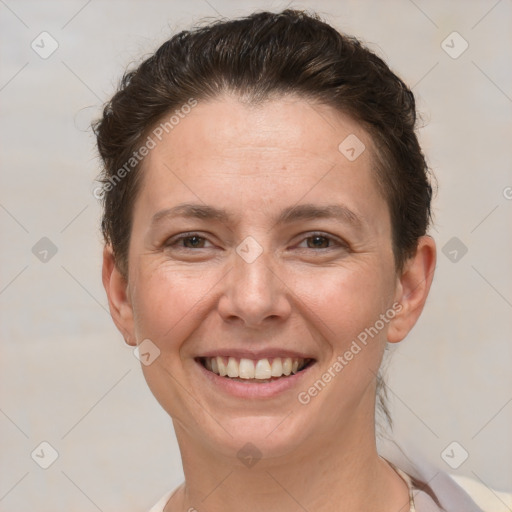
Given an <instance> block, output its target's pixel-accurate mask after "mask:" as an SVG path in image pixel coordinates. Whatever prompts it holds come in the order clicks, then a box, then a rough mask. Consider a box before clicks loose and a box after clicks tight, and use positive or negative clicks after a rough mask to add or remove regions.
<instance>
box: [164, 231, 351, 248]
mask: <svg viewBox="0 0 512 512" xmlns="http://www.w3.org/2000/svg"><path fill="white" fill-rule="evenodd" d="M315 237H318V238H325V239H326V240H329V241H330V242H334V243H335V244H336V245H337V246H338V247H340V248H345V249H348V248H349V246H348V244H347V243H346V242H343V241H341V240H338V239H337V238H334V237H332V236H330V235H326V234H325V233H321V232H318V233H311V234H310V235H309V236H307V237H305V238H303V239H302V240H301V242H302V241H304V240H308V239H310V238H315ZM189 238H200V239H202V240H207V239H206V238H205V237H203V236H201V235H200V234H199V233H184V234H182V235H179V236H177V237H174V238H171V239H169V240H168V241H167V242H166V243H165V247H172V248H174V247H176V246H177V245H178V243H179V242H181V241H182V240H187V239H189ZM178 249H189V250H194V248H190V247H178ZM196 249H198V250H199V249H207V248H206V247H198V248H196ZM303 249H304V248H303ZM305 249H311V248H309V247H306V248H305ZM332 249H334V247H321V248H320V249H316V252H317V251H318V250H321V251H322V250H323V251H328V250H332ZM313 250H315V249H314V248H313Z"/></svg>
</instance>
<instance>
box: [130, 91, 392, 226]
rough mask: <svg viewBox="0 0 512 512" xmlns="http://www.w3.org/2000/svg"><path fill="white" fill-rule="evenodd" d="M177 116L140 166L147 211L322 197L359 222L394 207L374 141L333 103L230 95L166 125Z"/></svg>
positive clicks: (239, 207) (241, 209)
mask: <svg viewBox="0 0 512 512" xmlns="http://www.w3.org/2000/svg"><path fill="white" fill-rule="evenodd" d="M187 110H188V109H187ZM171 115H172V113H171V114H170V115H169V116H167V117H164V118H163V122H162V124H157V125H156V126H155V129H153V131H152V132H151V135H150V136H151V137H152V138H153V139H154V141H155V147H154V148H153V149H152V150H151V151H150V152H149V154H148V155H147V156H146V158H145V159H144V161H143V165H142V169H141V171H142V173H143V177H142V184H141V185H142V186H141V189H140V190H139V195H138V199H137V201H138V203H140V206H141V207H142V208H143V209H144V211H145V212H146V213H147V214H148V215H149V213H150V211H151V212H152V213H153V214H154V213H155V212H157V211H158V210H160V209H165V208H169V207H172V206H175V205H176V204H179V203H182V202H184V201H193V202H194V203H198V202H203V203H205V204H210V205H213V206H217V207H219V206H220V207H223V208H226V205H227V206H231V207H232V208H231V209H232V210H233V212H235V213H237V214H238V213H245V212H248V211H250V209H251V208H253V209H256V212H252V214H253V215H254V214H255V213H259V212H260V211H261V210H262V209H261V206H262V205H263V204H264V205H265V206H268V207H271V208H274V207H275V208H279V209H281V207H283V206H290V205H291V204H297V203H298V202H307V203H314V202H316V203H318V202H319V201H320V202H324V203H333V202H339V201H341V202H343V203H344V204H348V205H350V206H351V209H352V210H353V211H355V212H356V213H359V214H360V216H361V217H365V216H368V215H371V214H372V212H371V211H369V210H371V209H372V208H377V209H379V208H380V209H381V210H382V208H384V209H387V208H386V204H385V201H384V199H383V197H382V196H381V194H380V192H379V190H378V187H377V184H376V179H375V175H374V171H373V169H372V165H373V158H372V156H371V153H372V149H371V148H372V143H371V139H370V137H369V136H368V134H367V133H366V132H365V131H364V130H363V129H362V127H361V126H360V125H358V123H356V122H355V121H353V120H352V119H351V118H350V117H348V116H345V115H342V114H340V113H338V112H336V111H335V110H334V109H332V108H331V107H327V106H325V105H318V104H314V103H311V102H308V101H306V100H304V99H302V98H298V97H293V96H288V97H282V98H279V99H275V100H272V101H267V102H264V103H261V104H258V105H253V104H246V103H242V102H241V101H239V100H238V99H237V98H236V97H232V96H224V97H221V98H218V99H216V100H210V101H199V102H198V103H197V106H195V107H194V108H193V109H190V112H189V113H188V114H186V115H184V114H182V116H181V117H179V121H178V122H176V120H178V117H177V116H176V117H175V119H174V123H175V124H172V125H171V124H170V123H168V124H167V125H165V124H164V123H165V121H166V120H168V119H169V118H170V116H171ZM159 127H160V129H158V128H159ZM155 130H156V131H155ZM155 133H156V134H157V135H158V137H157V136H156V135H155ZM159 139H160V140H159ZM354 156H355V157H356V158H354ZM302 199H303V201H302ZM380 213H381V214H382V211H381V212H380Z"/></svg>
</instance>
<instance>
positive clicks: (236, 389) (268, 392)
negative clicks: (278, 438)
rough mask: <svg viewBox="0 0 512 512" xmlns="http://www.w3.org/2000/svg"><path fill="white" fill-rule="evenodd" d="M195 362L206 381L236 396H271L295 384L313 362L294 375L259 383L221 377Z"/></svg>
mask: <svg viewBox="0 0 512 512" xmlns="http://www.w3.org/2000/svg"><path fill="white" fill-rule="evenodd" d="M196 364H197V366H199V369H200V370H201V372H202V373H203V375H204V376H205V377H206V378H207V379H208V381H209V382H211V383H212V384H213V385H214V386H215V387H216V388H218V389H220V390H221V391H223V392H224V393H227V394H229V395H231V396H235V397H238V398H272V397H274V396H277V395H279V394H281V393H284V392H285V391H288V390H289V389H291V388H293V387H294V386H297V385H298V384H299V383H300V382H301V381H302V379H303V378H304V375H305V374H307V373H309V370H310V369H311V368H312V367H313V366H314V364H315V363H313V364H310V365H309V366H308V367H307V368H305V369H304V370H301V371H300V372H297V373H296V374H295V375H293V374H292V375H290V376H288V377H281V378H279V379H276V380H273V381H271V382H260V383H258V382H254V381H252V380H251V381H249V379H248V382H240V381H237V380H233V379H230V378H229V377H221V376H220V375H217V374H216V373H213V372H211V371H210V370H207V369H206V368H205V367H204V366H203V365H202V364H201V363H200V362H199V361H196Z"/></svg>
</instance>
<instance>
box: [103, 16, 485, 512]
mask: <svg viewBox="0 0 512 512" xmlns="http://www.w3.org/2000/svg"><path fill="white" fill-rule="evenodd" d="M189 105H193V108H191V107H189ZM185 107H187V108H185ZM175 112H178V113H177V114H174V113H175ZM179 113H181V114H180V115H179ZM174 118H175V119H174ZM415 121H416V112H415V103H414V97H413V94H412V93H411V91H410V90H409V89H408V88H407V86H406V85H405V84H404V83H403V82H402V81H401V80H400V79H399V78H398V77H397V76H396V75H395V74H394V73H393V72H392V71H391V70H390V69H389V68H388V66H387V65H386V64H385V63H384V62H383V61H382V60H381V59H380V58H378V57H377V56H376V55H374V54H373V53H371V52H370V51H369V50H368V49H366V48H365V47H363V46H362V45H361V44H360V43H359V42H358V41H357V40H356V39H354V38H351V37H348V36H345V35H342V34H340V33H338V32H337V31H336V30H335V29H334V28H332V27H331V26H329V25H328V24H326V23H324V22H322V21H321V20H320V19H319V17H318V16H316V15H314V14H312V15H308V14H306V13H304V12H299V11H292V10H286V11H284V12H282V13H278V14H274V13H269V12H262V13H256V14H253V15H251V16H249V17H247V18H243V19H237V20H232V21H219V22H216V23H213V24H210V25H207V26H203V27H202V28H198V29H195V30H193V31H186V32H181V33H179V34H177V35H175V36H174V37H173V38H171V39H170V40H169V41H167V42H166V43H164V44H163V45H162V46H161V47H160V48H159V49H158V50H157V51H156V53H155V54H154V55H152V56H151V57H149V58H148V59H147V60H145V61H144V62H143V63H142V64H141V65H140V66H139V67H138V68H137V69H135V70H134V71H130V72H128V73H127V74H126V75H125V76H124V78H123V80H122V83H121V85H120V88H119V90H118V92H117V93H116V94H115V95H114V97H113V98H112V99H111V101H110V102H109V103H108V104H107V106H106V107H105V110H104V112H103V117H102V118H101V119H100V120H99V121H98V122H97V123H96V124H95V126H94V128H95V132H96V135H97V141H98V148H99V152H100V155H101V157H102V159H103V162H104V170H103V173H102V176H101V181H102V182H103V184H104V187H105V188H104V190H103V192H102V193H101V194H99V196H101V197H102V199H103V202H104V216H103V221H102V228H103V234H104V237H105V249H104V260H103V283H104V286H105V289H106V292H107V295H108V300H109V305H110V311H111V314H112V317H113V320H114V322H115V323H116V325H117V327H118V328H119V330H120V331H121V333H122V334H123V336H124V338H125V340H126V342H127V343H128V344H130V345H133V346H138V347H139V353H142V354H143V355H144V356H145V359H144V364H143V365H142V370H143V372H144V376H145V379H146V381H147V383H148V385H149V388H150V389H151V391H152V393H153V394H154V395H155V397H156V399H157V400H158V401H159V403H160V404H161V405H162V407H163V408H164V409H165V411H167V413H168V414H169V415H170V416H171V417H172V420H173V424H174V428H175V432H176V436H177V439H178V443H179V446H180V451H181V456H182V462H183V469H184V474H185V482H184V483H183V485H182V486H180V487H179V488H178V489H176V490H175V491H173V492H169V493H168V494H166V495H165V496H164V497H163V498H162V501H161V503H159V504H157V505H156V506H155V507H154V509H153V510H155V511H162V510H163V511H165V512H170V511H184V510H208V511H209V512H215V511H221V510H222V511H238V510H240V509H242V510H244V511H249V512H250V511H253V510H254V511H256V510H266V511H275V512H287V511H292V510H297V508H298V507H299V508H301V509H303V510H311V511H315V512H330V511H339V510H346V511H351V512H355V511H363V510H364V511H367V510H379V511H389V512H391V511H392V512H398V511H404V512H405V511H408V510H416V511H418V512H429V511H438V510H458V511H460V510H464V511H465V512H470V511H473V510H475V511H476V510H479V509H478V508H477V507H476V505H475V504H474V503H473V502H472V501H471V500H470V498H469V497H468V496H467V495H466V494H465V493H464V492H463V491H462V490H461V489H460V488H459V487H458V486H457V485H456V484H455V483H454V482H451V481H450V480H449V478H448V477H447V478H446V479H441V478H440V479H438V480H439V481H442V485H439V486H436V485H434V484H432V485H430V486H429V485H427V482H425V481H423V480H422V474H421V472H420V471H416V472H415V471H414V470H412V471H409V472H407V473H406V472H404V470H403V469H404V468H401V467H400V464H399V462H398V461H397V460H395V461H393V460H389V459H385V458H383V457H381V456H380V455H379V453H378V451H377V445H376V435H375V426H376V422H375V410H376V405H377V407H379V403H380V408H381V410H383V411H384V413H385V412H386V411H385V403H384V400H383V396H384V395H383V393H382V389H381V388H382V383H381V379H380V377H379V368H380V366H381V362H382V358H383V354H384V350H385V348H386V344H387V343H397V342H400V341H401V340H403V339H404V338H405V336H406V335H407V334H408V333H409V331H410V330H411V329H412V327H413V326H414V324H415V323H416V321H417V319H418V317H419V316H420V314H421V311H422V309H423V306H424V304H425V301H426V298H427V295H428V292H429V289H430V285H431V282H432V278H433V272H434V268H435V261H436V252H435V243H434V241H433V239H432V238H431V237H430V236H428V235H427V229H428V225H429V220H430V200H431V195H432V190H431V186H430V183H429V173H428V168H427V165H426V163H425V158H424V156H423V154H422V151H421V149H420V146H419V144H418V140H417V137H416V134H415ZM156 133H158V137H157V138H156V139H155V137H152V134H153V135H155V136H156ZM149 140H151V141H152V142H154V144H151V147H149V145H148V144H147V141H149ZM142 146H144V147H145V148H146V149H147V151H145V152H144V153H145V154H144V155H143V156H144V158H142V159H141V160H140V162H139V161H137V162H135V164H136V165H135V166H134V169H133V170H132V171H131V172H129V173H124V176H123V178H122V179H119V180H116V183H115V184H114V185H113V184H112V179H111V178H112V176H114V175H115V176H119V174H118V171H119V169H123V168H124V166H125V165H126V163H127V162H129V161H130V158H132V156H133V154H134V153H137V154H139V153H141V152H140V151H138V149H139V148H140V147H142ZM379 389H380V391H379ZM212 489H215V491H214V492H213V491H212ZM450 507H451V508H450Z"/></svg>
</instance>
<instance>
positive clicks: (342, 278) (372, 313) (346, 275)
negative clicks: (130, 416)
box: [294, 267, 392, 351]
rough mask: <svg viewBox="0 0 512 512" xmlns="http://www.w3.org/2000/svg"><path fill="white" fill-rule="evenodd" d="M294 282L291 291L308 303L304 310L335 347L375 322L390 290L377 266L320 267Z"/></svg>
mask: <svg viewBox="0 0 512 512" xmlns="http://www.w3.org/2000/svg"><path fill="white" fill-rule="evenodd" d="M295 282H296V286H295V290H294V293H295V294H296V295H297V297H299V298H300V301H301V302H302V303H303V304H305V305H306V306H307V309H305V312H304V314H305V315H307V317H308V318H310V319H311V321H313V322H314V323H315V329H317V330H318V331H319V332H320V333H321V335H322V336H323V337H325V338H326V339H327V340H328V341H329V344H330V345H331V346H332V349H333V350H335V351H339V350H343V349H344V347H345V346H346V345H347V344H350V342H351V341H352V340H353V339H355V338H357V336H358V335H359V334H360V333H361V332H362V331H364V329H365V328H367V327H370V326H372V325H374V324H375V322H376V321H377V320H378V319H379V317H380V315H381V314H382V313H384V312H385V309H386V307H387V303H388V301H387V300H386V297H387V296H391V292H392V290H391V284H390V283H386V282H385V281H384V280H383V279H382V273H381V272H380V271H379V269H378V268H375V269H372V270H370V269H369V268H363V267H357V268H355V267H354V268H350V269H349V268H337V269H328V270H326V269H322V270H320V271H318V272H311V273H307V274H306V275H304V274H301V276H300V278H298V279H297V280H296V281H295ZM308 311H309V312H308Z"/></svg>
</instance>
